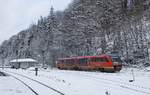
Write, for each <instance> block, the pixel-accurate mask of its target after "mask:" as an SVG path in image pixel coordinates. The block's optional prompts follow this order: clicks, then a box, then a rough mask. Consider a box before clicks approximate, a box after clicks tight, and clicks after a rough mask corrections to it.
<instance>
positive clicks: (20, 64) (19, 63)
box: [10, 58, 38, 69]
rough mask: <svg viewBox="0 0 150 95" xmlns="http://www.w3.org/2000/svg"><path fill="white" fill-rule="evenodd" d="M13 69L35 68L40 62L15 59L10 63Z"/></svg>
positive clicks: (28, 59) (29, 59)
mask: <svg viewBox="0 0 150 95" xmlns="http://www.w3.org/2000/svg"><path fill="white" fill-rule="evenodd" d="M10 64H11V67H12V68H16V69H18V68H23V69H26V68H29V67H35V66H36V65H37V64H38V61H36V60H34V59H31V58H24V59H14V60H11V61H10Z"/></svg>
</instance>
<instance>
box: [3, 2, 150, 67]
mask: <svg viewBox="0 0 150 95" xmlns="http://www.w3.org/2000/svg"><path fill="white" fill-rule="evenodd" d="M149 48H150V0H73V1H72V3H71V4H70V5H69V6H68V7H67V8H66V9H65V10H64V11H55V9H54V8H53V7H51V9H50V12H49V15H48V16H47V17H41V18H40V19H39V20H38V22H37V23H36V24H31V25H30V27H29V28H28V29H25V30H22V31H20V32H19V33H18V34H17V35H14V36H12V37H11V38H10V39H9V40H6V41H4V42H3V43H2V44H1V46H0V59H1V60H2V59H4V61H5V64H8V62H9V61H10V60H12V59H17V58H34V59H36V60H38V61H39V63H40V64H41V65H42V66H44V65H48V66H51V67H54V66H55V61H56V60H57V58H62V57H72V56H85V55H100V54H107V53H110V52H118V53H119V54H120V56H121V58H122V60H123V62H124V63H125V64H129V65H132V64H134V65H144V64H146V63H147V62H149V60H150V59H149V53H150V52H149V50H150V49H149Z"/></svg>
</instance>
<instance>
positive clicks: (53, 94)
mask: <svg viewBox="0 0 150 95" xmlns="http://www.w3.org/2000/svg"><path fill="white" fill-rule="evenodd" d="M5 72H6V73H7V74H8V75H10V76H12V77H13V78H15V79H16V80H18V81H20V82H21V83H22V84H24V85H25V86H27V87H28V88H29V89H30V90H31V91H32V92H33V93H34V95H44V94H42V92H40V89H38V90H37V89H36V90H35V88H34V87H32V86H31V84H28V83H33V84H34V85H37V86H38V87H41V88H42V89H44V88H45V89H47V90H46V92H48V91H49V92H50V94H49V95H65V94H64V93H63V92H61V91H58V90H57V89H55V88H53V87H50V86H48V85H46V84H44V83H42V82H40V81H37V80H35V79H32V78H30V77H27V76H24V75H21V74H18V73H14V72H10V71H9V72H8V71H5ZM17 76H19V78H18V77H17ZM21 77H22V78H21ZM25 81H26V82H27V83H26V82H25ZM44 92H45V91H44ZM46 95H48V94H46Z"/></svg>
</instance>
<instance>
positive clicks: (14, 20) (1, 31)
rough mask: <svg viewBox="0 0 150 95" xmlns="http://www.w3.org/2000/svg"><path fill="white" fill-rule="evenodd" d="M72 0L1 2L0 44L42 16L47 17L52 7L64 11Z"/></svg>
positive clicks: (5, 0)
mask: <svg viewBox="0 0 150 95" xmlns="http://www.w3.org/2000/svg"><path fill="white" fill-rule="evenodd" d="M71 1H72V0H0V43H2V41H4V40H7V39H9V38H10V37H11V36H13V35H15V34H17V33H18V32H19V31H21V30H23V29H27V28H28V26H29V25H30V24H33V23H36V22H37V20H38V19H39V18H40V16H47V15H48V14H49V11H50V7H51V6H53V7H54V9H55V10H64V9H65V8H66V7H67V6H68V4H69V3H71Z"/></svg>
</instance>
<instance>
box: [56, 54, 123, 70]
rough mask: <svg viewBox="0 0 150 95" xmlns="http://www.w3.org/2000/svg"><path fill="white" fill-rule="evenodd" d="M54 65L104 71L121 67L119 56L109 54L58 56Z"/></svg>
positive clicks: (61, 67) (67, 68)
mask: <svg viewBox="0 0 150 95" xmlns="http://www.w3.org/2000/svg"><path fill="white" fill-rule="evenodd" d="M56 67H57V68H58V69H64V70H99V71H106V72H115V71H120V70H121V68H122V64H121V60H120V57H118V56H111V55H106V54H104V55H99V56H80V57H71V58H59V59H58V60H57V61H56Z"/></svg>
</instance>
